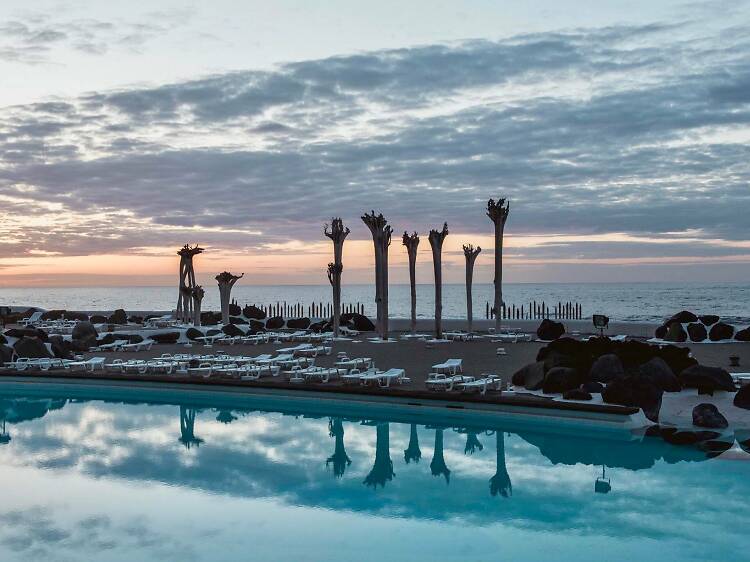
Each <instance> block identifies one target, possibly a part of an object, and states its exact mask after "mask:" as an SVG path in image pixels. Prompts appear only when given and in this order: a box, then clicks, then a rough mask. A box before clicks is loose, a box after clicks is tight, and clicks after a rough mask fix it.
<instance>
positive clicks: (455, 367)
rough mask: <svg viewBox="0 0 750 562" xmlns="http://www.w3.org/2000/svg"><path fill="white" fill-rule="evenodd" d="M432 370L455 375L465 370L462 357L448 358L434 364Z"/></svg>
mask: <svg viewBox="0 0 750 562" xmlns="http://www.w3.org/2000/svg"><path fill="white" fill-rule="evenodd" d="M432 371H433V372H435V373H447V374H450V375H455V374H457V373H460V372H462V371H463V360H462V359H448V360H447V361H445V362H443V363H438V364H437V365H433V366H432Z"/></svg>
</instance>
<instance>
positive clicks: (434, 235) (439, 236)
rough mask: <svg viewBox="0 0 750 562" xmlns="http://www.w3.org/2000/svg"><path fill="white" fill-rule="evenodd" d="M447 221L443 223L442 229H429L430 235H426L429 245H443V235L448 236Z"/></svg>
mask: <svg viewBox="0 0 750 562" xmlns="http://www.w3.org/2000/svg"><path fill="white" fill-rule="evenodd" d="M448 234H449V231H448V223H447V222H446V223H443V229H442V230H435V229H434V228H433V229H432V230H430V235H429V237H428V239H429V241H430V245H433V246H434V245H435V244H438V245H439V246H442V245H443V240H445V237H446V236H448Z"/></svg>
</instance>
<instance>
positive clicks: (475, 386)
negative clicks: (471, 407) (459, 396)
mask: <svg viewBox="0 0 750 562" xmlns="http://www.w3.org/2000/svg"><path fill="white" fill-rule="evenodd" d="M501 383H502V379H501V378H500V377H499V376H497V375H490V376H487V377H484V378H481V379H477V380H474V381H466V382H460V383H458V384H457V386H458V388H460V389H461V390H463V391H469V390H478V391H479V393H480V394H486V392H487V389H488V388H491V387H493V386H494V387H495V388H496V389H499V386H500V384H501Z"/></svg>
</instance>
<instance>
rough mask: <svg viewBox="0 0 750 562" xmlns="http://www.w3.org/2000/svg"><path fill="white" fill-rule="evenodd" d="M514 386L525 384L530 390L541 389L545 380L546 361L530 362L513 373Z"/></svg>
mask: <svg viewBox="0 0 750 562" xmlns="http://www.w3.org/2000/svg"><path fill="white" fill-rule="evenodd" d="M512 382H513V385H514V386H519V387H521V386H523V387H524V388H526V389H528V390H539V389H540V388H542V383H543V382H544V362H542V361H537V362H536V363H529V364H528V365H526V366H525V367H522V368H521V369H519V370H518V371H516V372H515V373H513V379H512Z"/></svg>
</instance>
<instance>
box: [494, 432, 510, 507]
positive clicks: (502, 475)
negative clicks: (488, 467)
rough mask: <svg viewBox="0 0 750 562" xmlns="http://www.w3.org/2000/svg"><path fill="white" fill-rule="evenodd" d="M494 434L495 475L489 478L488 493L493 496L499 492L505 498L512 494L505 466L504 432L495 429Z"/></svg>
mask: <svg viewBox="0 0 750 562" xmlns="http://www.w3.org/2000/svg"><path fill="white" fill-rule="evenodd" d="M495 435H496V436H497V445H496V453H497V460H496V461H495V463H496V464H495V466H496V469H495V475H494V476H493V477H492V478H490V494H492V495H493V496H496V495H498V494H500V495H501V496H503V497H504V498H507V497H508V496H512V495H513V485H512V484H511V481H510V475H509V474H508V469H507V468H505V434H504V433H503V432H502V431H500V430H497V431H496V432H495Z"/></svg>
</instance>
